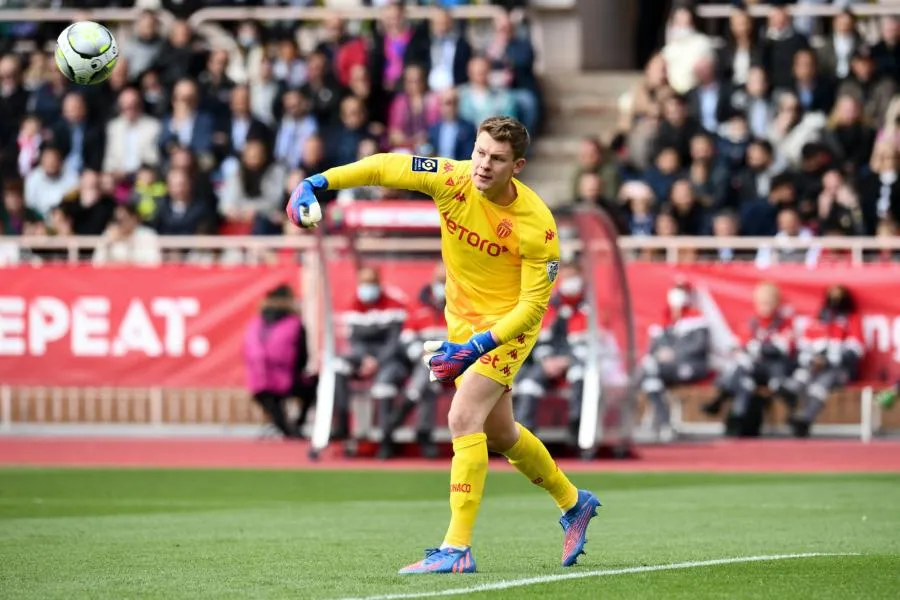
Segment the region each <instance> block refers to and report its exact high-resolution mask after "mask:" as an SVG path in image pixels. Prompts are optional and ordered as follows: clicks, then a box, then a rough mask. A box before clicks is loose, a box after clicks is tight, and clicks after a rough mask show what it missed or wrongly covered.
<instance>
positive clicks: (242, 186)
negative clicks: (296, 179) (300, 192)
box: [219, 139, 287, 235]
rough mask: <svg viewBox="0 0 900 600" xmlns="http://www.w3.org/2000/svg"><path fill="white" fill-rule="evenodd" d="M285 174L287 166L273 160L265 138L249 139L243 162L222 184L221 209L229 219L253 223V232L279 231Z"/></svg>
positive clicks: (272, 233)
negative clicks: (264, 140)
mask: <svg viewBox="0 0 900 600" xmlns="http://www.w3.org/2000/svg"><path fill="white" fill-rule="evenodd" d="M286 177H287V172H286V171H285V169H284V167H283V166H282V165H280V164H278V163H276V162H273V161H272V159H271V157H270V156H269V151H268V149H267V148H266V145H265V143H264V142H263V141H261V140H254V139H251V140H248V141H247V143H246V144H245V145H244V151H243V152H242V153H241V161H240V165H239V166H238V167H237V168H236V169H235V170H234V171H233V172H232V173H230V174H229V175H228V177H227V178H226V180H225V183H224V185H223V188H222V196H221V202H220V204H219V209H220V212H221V213H222V214H223V215H224V216H225V219H226V220H228V221H231V222H235V223H237V222H244V223H252V229H251V233H252V234H254V235H278V234H280V233H281V230H282V223H283V222H284V204H283V202H282V200H283V190H284V183H285V178H286Z"/></svg>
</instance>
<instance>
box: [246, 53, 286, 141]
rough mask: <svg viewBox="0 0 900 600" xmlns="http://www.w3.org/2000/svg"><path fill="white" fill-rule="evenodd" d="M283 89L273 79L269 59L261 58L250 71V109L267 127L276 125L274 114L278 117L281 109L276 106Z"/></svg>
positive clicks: (275, 126) (274, 127)
mask: <svg viewBox="0 0 900 600" xmlns="http://www.w3.org/2000/svg"><path fill="white" fill-rule="evenodd" d="M283 91H284V90H283V86H282V84H280V83H279V82H278V81H276V79H275V75H274V71H273V66H272V61H271V59H269V58H265V57H264V58H262V60H260V62H259V67H258V69H257V70H255V71H251V72H250V111H251V112H252V113H253V116H254V117H255V118H257V119H259V120H260V121H262V122H263V123H265V124H266V126H267V127H271V128H273V129H276V128H277V126H278V123H277V122H276V116H278V117H280V116H281V111H280V110H277V109H276V106H277V104H278V99H279V97H281V95H282V92H283Z"/></svg>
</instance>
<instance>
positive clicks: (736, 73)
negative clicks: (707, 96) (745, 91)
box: [716, 8, 762, 86]
mask: <svg viewBox="0 0 900 600" xmlns="http://www.w3.org/2000/svg"><path fill="white" fill-rule="evenodd" d="M728 25H729V27H728V34H727V35H726V37H725V45H724V46H723V47H722V48H721V49H720V50H719V56H718V60H717V61H716V62H717V63H718V65H719V73H720V76H721V78H722V80H723V81H725V82H726V83H730V84H731V85H732V86H744V85H746V84H747V82H748V79H749V76H750V69H751V68H752V67H753V66H754V65H758V64H759V62H760V60H762V55H761V49H760V45H759V41H758V37H757V35H756V28H755V27H754V24H753V18H752V17H751V16H750V14H749V13H748V12H747V11H746V10H742V9H740V8H736V9H734V10H732V11H731V15H730V16H729V19H728Z"/></svg>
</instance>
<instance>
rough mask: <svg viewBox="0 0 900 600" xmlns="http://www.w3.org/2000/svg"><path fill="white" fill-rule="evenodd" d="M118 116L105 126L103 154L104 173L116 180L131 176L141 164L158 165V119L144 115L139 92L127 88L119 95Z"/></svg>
mask: <svg viewBox="0 0 900 600" xmlns="http://www.w3.org/2000/svg"><path fill="white" fill-rule="evenodd" d="M118 105H119V116H118V117H116V118H114V119H113V120H111V121H110V122H109V123H108V124H107V126H106V154H105V156H104V157H103V172H104V173H111V174H112V175H113V177H114V178H115V180H116V181H122V180H124V179H126V178H133V176H134V174H135V173H136V172H137V170H138V169H139V168H140V167H141V166H142V165H147V166H151V167H156V166H157V165H158V164H159V147H158V146H157V144H156V140H157V138H158V137H159V133H160V123H159V120H157V119H155V118H154V117H151V116H149V115H146V114H144V103H143V101H142V100H141V94H140V92H138V91H137V90H136V89H135V88H128V89H126V90H124V91H123V92H122V93H121V94H120V95H119V101H118Z"/></svg>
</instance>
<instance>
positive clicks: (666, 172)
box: [643, 147, 682, 198]
mask: <svg viewBox="0 0 900 600" xmlns="http://www.w3.org/2000/svg"><path fill="white" fill-rule="evenodd" d="M681 173H682V170H681V158H680V155H679V154H678V151H677V150H676V149H675V148H674V147H666V148H662V149H661V150H660V152H659V154H657V156H656V159H655V160H654V164H653V166H652V167H650V168H649V169H647V170H646V171H645V172H644V177H643V179H644V181H645V182H647V184H648V185H649V186H650V188H651V189H652V190H653V195H654V196H656V197H657V198H668V197H669V190H670V189H671V188H672V184H673V183H675V180H676V179H678V177H679V176H680V175H681Z"/></svg>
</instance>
